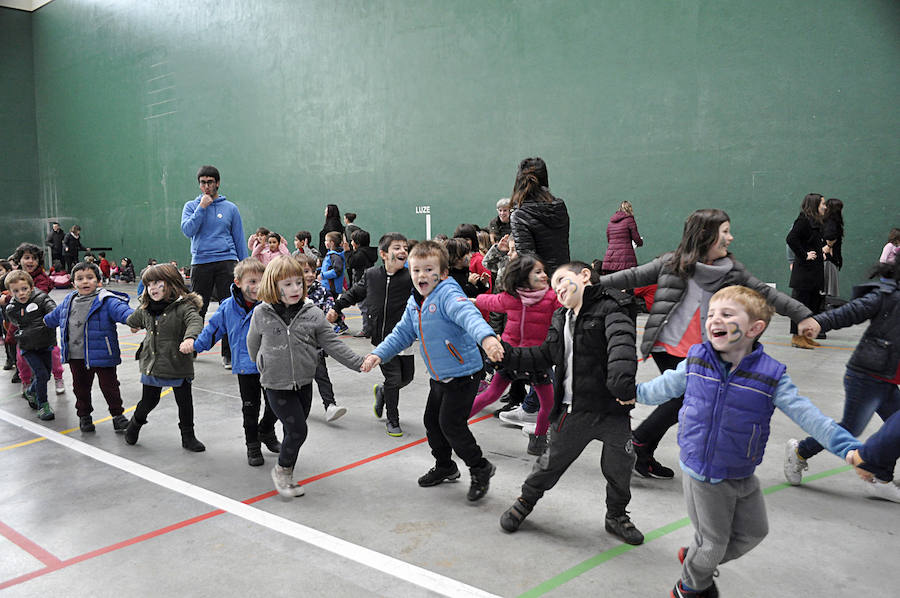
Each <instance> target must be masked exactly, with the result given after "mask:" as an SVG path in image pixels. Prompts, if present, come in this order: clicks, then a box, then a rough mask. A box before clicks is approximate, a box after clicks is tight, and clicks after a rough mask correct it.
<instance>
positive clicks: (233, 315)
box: [194, 284, 259, 374]
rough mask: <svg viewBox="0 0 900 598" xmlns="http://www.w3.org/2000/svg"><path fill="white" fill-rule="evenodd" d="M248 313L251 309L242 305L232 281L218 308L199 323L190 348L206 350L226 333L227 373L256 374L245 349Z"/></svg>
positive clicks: (249, 313) (241, 296)
mask: <svg viewBox="0 0 900 598" xmlns="http://www.w3.org/2000/svg"><path fill="white" fill-rule="evenodd" d="M252 315H253V310H252V309H247V308H246V307H245V304H244V294H243V293H241V289H240V288H238V286H237V285H236V284H232V285H231V297H229V298H228V299H226V300H225V301H223V302H222V303H221V304H220V305H219V309H217V310H216V313H214V314H213V315H212V317H211V318H210V319H209V322H207V324H206V326H204V327H203V331H202V332H201V333H200V336H198V337H197V340H195V341H194V351H197V352H198V353H200V352H203V351H207V350H209V349H210V348H211V347H212V346H213V345H215V344H216V342H217V341H218V340H219V339H220V338H222V335H223V334H225V333H227V334H228V342H229V343H230V344H231V373H232V374H258V373H259V370H258V369H257V368H256V364H255V363H253V360H251V359H250V353H249V352H248V351H247V331H248V330H250V317H251V316H252Z"/></svg>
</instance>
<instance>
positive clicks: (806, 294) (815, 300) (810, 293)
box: [791, 289, 822, 334]
mask: <svg viewBox="0 0 900 598" xmlns="http://www.w3.org/2000/svg"><path fill="white" fill-rule="evenodd" d="M791 297H792V298H793V299H796V300H797V301H799V302H800V303H802V304H803V305H805V306H806V307H808V308H809V309H810V310H811V311H812V312H813V313H814V314H817V313H819V312H820V311H822V293H820V292H819V290H818V289H791ZM791 334H797V322H795V321H793V320H791Z"/></svg>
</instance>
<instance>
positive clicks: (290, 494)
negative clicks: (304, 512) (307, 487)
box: [272, 463, 303, 498]
mask: <svg viewBox="0 0 900 598" xmlns="http://www.w3.org/2000/svg"><path fill="white" fill-rule="evenodd" d="M272 481H273V482H275V490H277V491H278V494H280V495H281V496H283V497H285V498H294V497H295V496H303V486H301V485H299V484H296V483H294V468H293V467H282V466H281V465H278V464H277V463H276V464H275V467H273V468H272Z"/></svg>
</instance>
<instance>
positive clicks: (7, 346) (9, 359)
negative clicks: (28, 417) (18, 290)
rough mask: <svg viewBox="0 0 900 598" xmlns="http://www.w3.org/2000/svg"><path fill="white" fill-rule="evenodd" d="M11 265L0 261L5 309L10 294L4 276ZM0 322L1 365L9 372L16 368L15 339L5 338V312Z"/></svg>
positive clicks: (1, 297)
mask: <svg viewBox="0 0 900 598" xmlns="http://www.w3.org/2000/svg"><path fill="white" fill-rule="evenodd" d="M13 269H14V268H13V265H12V263H11V262H10V261H9V260H0V292H2V294H0V307H6V302H7V301H8V300H9V297H10V293H9V291H8V290H7V289H6V285H5V284H4V282H3V281H4V279H5V278H6V275H7V274H9V273H10V272H12V271H13ZM0 316H2V318H0V320H2V322H3V328H2V330H0V333H2V334H0V336H2V337H3V338H2V340H3V349H4V350H5V351H6V363H4V364H3V369H4V370H11V369H13V368H14V367H16V343H15V339H12V340H10V339H8V338H7V337H6V326H7V322H6V310H0ZM17 373H18V372H17ZM13 382H17V380H13Z"/></svg>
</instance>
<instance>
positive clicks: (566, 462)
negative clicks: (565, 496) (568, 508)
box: [522, 412, 634, 517]
mask: <svg viewBox="0 0 900 598" xmlns="http://www.w3.org/2000/svg"><path fill="white" fill-rule="evenodd" d="M592 440H599V441H601V442H602V443H603V452H602V453H601V455H600V471H602V472H603V476H604V477H605V478H606V514H607V515H609V516H611V517H618V516H619V515H624V514H625V507H627V506H628V502H629V501H630V500H631V468H632V467H634V449H633V448H632V446H631V418H629V417H628V416H627V415H609V416H604V415H598V414H596V413H589V412H575V413H563V414H562V415H561V416H560V417H559V419H557V420H556V421H554V422H552V423H551V425H550V429H549V430H548V435H547V450H546V451H544V454H543V455H541V456H540V457H538V459H537V461H535V463H534V468H533V469H532V470H531V474H530V475H529V476H528V478H527V479H526V480H525V483H524V484H522V498H524V499H525V500H526V501H528V502H529V503H531V504H532V505H533V504H535V503H537V501H538V500H539V499H540V498H541V497H542V496H543V495H544V492H546V491H547V490H549V489H550V488H553V486H555V485H556V483H557V482H558V481H559V478H561V477H562V475H563V474H564V473H565V472H566V470H567V469H568V468H569V466H570V465H571V464H572V463H573V462H574V461H575V459H577V458H578V457H579V455H581V453H582V451H584V449H585V447H586V446H587V445H588V443H589V442H591V441H592Z"/></svg>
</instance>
